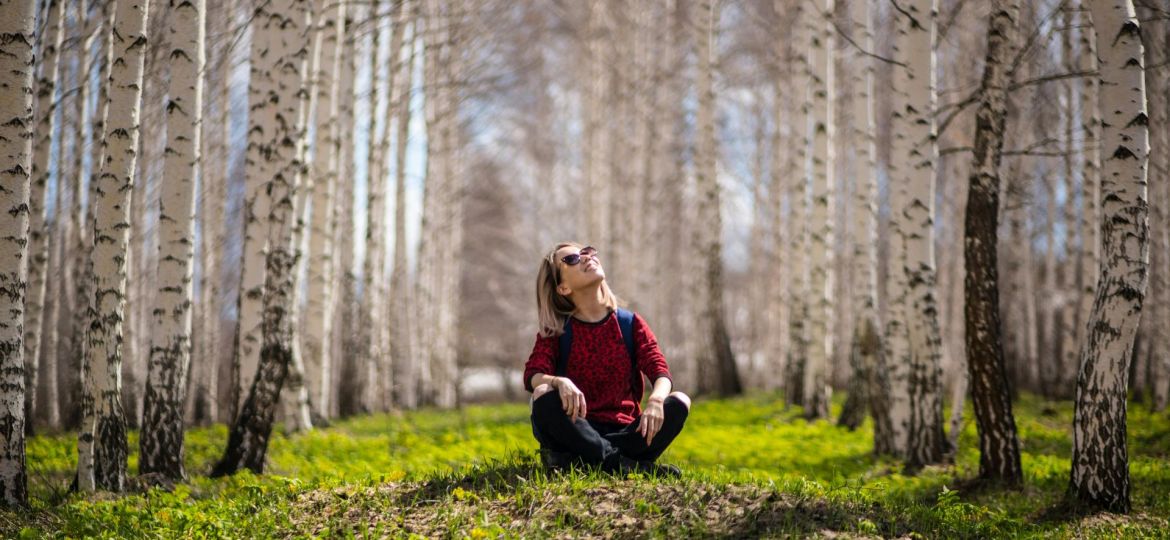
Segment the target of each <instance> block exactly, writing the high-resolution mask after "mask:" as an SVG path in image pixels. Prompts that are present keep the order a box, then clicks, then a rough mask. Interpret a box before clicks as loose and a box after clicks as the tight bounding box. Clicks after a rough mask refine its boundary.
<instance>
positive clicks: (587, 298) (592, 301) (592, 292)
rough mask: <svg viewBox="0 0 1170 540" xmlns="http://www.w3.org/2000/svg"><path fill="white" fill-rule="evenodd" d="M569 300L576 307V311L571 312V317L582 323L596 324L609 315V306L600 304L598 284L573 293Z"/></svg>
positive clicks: (599, 285) (599, 286) (600, 297)
mask: <svg viewBox="0 0 1170 540" xmlns="http://www.w3.org/2000/svg"><path fill="white" fill-rule="evenodd" d="M570 298H571V299H572V300H573V305H575V306H577V309H576V310H575V311H573V316H574V317H577V318H578V319H581V320H582V321H585V322H597V321H600V320H601V319H604V318H605V316H606V315H609V306H607V305H605V304H603V303H602V302H601V300H602V294H601V284H600V283H599V284H597V285H595V286H593V287H590V288H588V289H583V290H580V291H573V294H572V295H571V296H570Z"/></svg>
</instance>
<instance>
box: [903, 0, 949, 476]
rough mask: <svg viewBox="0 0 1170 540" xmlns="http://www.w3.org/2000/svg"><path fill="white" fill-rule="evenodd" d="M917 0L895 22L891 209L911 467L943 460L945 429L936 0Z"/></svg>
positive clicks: (911, 2) (909, 3)
mask: <svg viewBox="0 0 1170 540" xmlns="http://www.w3.org/2000/svg"><path fill="white" fill-rule="evenodd" d="M934 2H935V3H932V0H914V1H910V2H906V3H905V4H904V10H902V11H901V13H900V16H898V17H897V20H898V42H899V43H898V48H899V49H898V51H899V56H898V58H900V59H904V60H905V64H906V68H904V69H898V70H895V75H894V77H895V81H896V82H895V84H897V85H898V86H899V87H900V89H899V90H900V94H899V95H900V97H904V98H905V101H901V102H896V106H897V107H898V108H899V109H900V113H901V114H902V115H903V117H904V121H905V123H904V124H902V128H904V129H905V130H906V132H907V134H906V141H905V142H906V146H905V147H904V148H903V149H904V150H905V153H904V154H901V155H898V154H895V159H899V158H900V159H903V160H904V163H903V167H905V168H904V169H903V170H902V171H901V174H899V175H898V176H895V177H894V178H895V181H896V182H904V183H906V188H905V189H906V198H901V199H900V203H901V205H899V206H893V207H892V208H893V212H894V213H895V214H897V215H898V219H899V220H900V221H901V225H902V226H903V227H902V229H901V233H902V241H903V243H904V248H905V253H904V256H905V262H904V263H903V264H904V267H903V268H904V272H905V273H906V285H907V287H908V296H909V297H908V298H907V300H908V302H907V307H908V308H909V311H908V312H907V313H906V315H907V318H906V322H907V330H908V334H909V343H910V350H909V352H910V355H909V359H910V370H909V373H908V375H909V385H908V389H909V401H910V407H909V412H910V415H909V424H908V429H907V434H908V439H907V455H906V458H907V460H908V462H909V463H910V465H911V466H919V465H927V464H931V463H938V462H939V461H941V460H942V459H943V454H944V452H945V451H946V438H945V437H944V434H943V414H942V385H941V382H940V381H941V359H940V357H941V348H942V342H941V339H940V335H939V323H938V302H937V299H936V297H937V292H936V290H935V289H936V282H937V269H936V267H935V262H934V204H935V183H934V170H935V162H936V160H937V157H938V145H937V142H936V140H935V139H936V136H937V133H936V129H935V121H934V114H933V111H934V109H935V103H936V102H937V96H936V91H935V74H934V72H935V52H934V44H933V41H934V33H935V17H936V13H937V0H934Z"/></svg>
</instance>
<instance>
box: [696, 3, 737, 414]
mask: <svg viewBox="0 0 1170 540" xmlns="http://www.w3.org/2000/svg"><path fill="white" fill-rule="evenodd" d="M719 4H720V2H719V0H702V1H701V2H700V3H699V9H698V11H697V12H696V15H697V16H698V21H697V23H698V24H697V25H696V26H695V29H696V40H695V43H696V45H695V46H696V47H697V50H696V53H697V55H698V59H699V72H698V78H699V79H698V90H697V91H698V107H699V108H698V112H697V113H696V129H697V133H698V136H697V143H696V145H695V164H696V166H695V180H696V188H697V191H698V196H699V216H700V219H701V220H702V222H703V223H705V224H706V226H702V227H697V228H696V231H695V234H696V238H695V244H696V246H697V248H698V254H697V255H698V258H699V260H700V261H701V264H702V268H701V271H700V273H699V275H700V276H701V279H702V281H701V285H700V291H699V293H700V298H701V300H700V302H701V303H700V304H699V308H698V309H699V312H698V313H697V314H696V315H697V316H698V326H697V331H698V333H699V336H698V339H699V343H700V344H702V346H701V347H699V349H698V355H697V360H698V362H699V376H700V379H699V389H700V390H701V391H706V392H713V393H717V394H719V395H733V394H738V393H740V392H741V391H742V386H741V383H740V380H739V373H738V372H737V368H736V365H735V357H734V356H733V353H732V351H731V339H730V336H728V333H727V322H726V320H725V314H724V310H723V242H722V239H721V238H720V236H721V232H720V231H722V230H723V225H722V223H723V220H722V218H721V216H720V203H719V201H720V194H719V182H718V179H717V178H716V173H717V158H716V154H717V150H718V148H717V147H716V144H717V142H716V138H715V89H714V77H715V64H716V39H717V38H716V35H717V34H716V32H717V29H718V27H719V11H720V5H719Z"/></svg>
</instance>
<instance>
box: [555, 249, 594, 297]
mask: <svg viewBox="0 0 1170 540" xmlns="http://www.w3.org/2000/svg"><path fill="white" fill-rule="evenodd" d="M582 252H584V253H582ZM570 255H579V256H580V260H579V261H578V262H577V264H574V265H569V264H567V263H565V257H568V256H570ZM555 258H556V261H557V268H558V269H559V270H560V274H561V276H560V281H559V283H558V284H557V292H559V293H561V294H564V295H568V294H571V293H572V292H573V291H577V290H581V289H585V288H587V287H592V286H595V285H597V284H598V283H599V282H601V281H602V280H604V279H605V270H603V269H602V268H601V259H599V258H598V256H597V250H595V249H590V248H588V247H583V246H577V245H572V246H565V247H563V248H561V249H558V250H557V253H556V255H555ZM571 259H572V257H570V260H571Z"/></svg>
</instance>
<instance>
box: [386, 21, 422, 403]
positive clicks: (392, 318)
mask: <svg viewBox="0 0 1170 540" xmlns="http://www.w3.org/2000/svg"><path fill="white" fill-rule="evenodd" d="M415 5H416V4H412V5H411V6H409V7H403V8H402V9H403V10H405V12H406V14H407V15H406V17H407V18H409V19H412V20H413V19H415V17H416V14H415V12H414V11H413V10H414V9H416V8H415ZM401 29H402V31H403V32H405V31H406V20H404V21H403V24H402V26H401ZM417 33H418V32H417V25H416V23H413V22H412V23H411V35H410V42H409V43H408V47H409V48H410V54H408V55H407V60H406V62H405V63H404V64H403V66H402V68H403V69H402V84H401V85H399V90H398V98H397V100H396V101H392V104H393V105H394V106H395V107H398V139H397V141H396V147H395V150H394V263H393V268H392V269H391V272H390V298H389V301H388V304H389V311H390V314H389V322H390V329H391V332H392V333H391V337H390V357H391V358H392V359H393V362H394V385H393V386H392V387H391V388H390V389H391V390H392V391H393V395H394V403H395V404H397V405H399V406H406V407H413V406H414V386H413V385H412V384H410V381H411V380H413V377H412V374H413V369H412V364H413V360H412V355H411V350H410V347H409V345H410V343H409V340H410V332H409V330H408V328H407V324H408V322H407V321H408V318H409V315H408V313H407V309H408V307H409V306H410V302H409V301H408V295H409V294H410V286H409V283H408V281H407V267H406V265H407V262H406V252H407V245H406V155H407V146H406V143H407V141H408V140H409V137H410V118H411V109H410V102H411V99H412V98H413V96H414V92H413V90H414V87H413V85H414V61H415V53H414V51H415V43H414V42H415V40H416V38H417V37H418V36H417Z"/></svg>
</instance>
